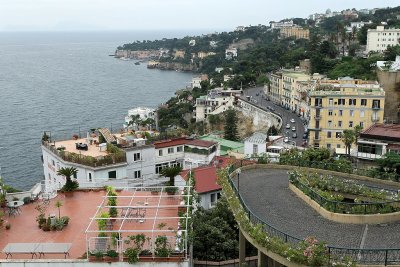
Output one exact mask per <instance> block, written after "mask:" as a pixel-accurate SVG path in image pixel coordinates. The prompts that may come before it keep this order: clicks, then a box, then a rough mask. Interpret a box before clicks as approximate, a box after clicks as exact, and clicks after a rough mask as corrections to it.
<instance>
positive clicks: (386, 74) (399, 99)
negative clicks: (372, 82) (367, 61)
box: [377, 70, 400, 122]
mask: <svg viewBox="0 0 400 267" xmlns="http://www.w3.org/2000/svg"><path fill="white" fill-rule="evenodd" d="M377 74H378V80H379V83H380V84H381V85H382V87H383V89H384V90H385V111H384V114H385V115H384V117H385V119H386V120H387V121H389V122H392V121H394V122H398V121H399V114H400V106H399V103H400V71H381V70H378V71H377Z"/></svg>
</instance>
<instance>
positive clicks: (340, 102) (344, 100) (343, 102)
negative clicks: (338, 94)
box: [338, 99, 346, 105]
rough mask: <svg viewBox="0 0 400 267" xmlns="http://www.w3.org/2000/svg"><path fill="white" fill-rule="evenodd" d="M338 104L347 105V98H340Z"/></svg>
mask: <svg viewBox="0 0 400 267" xmlns="http://www.w3.org/2000/svg"><path fill="white" fill-rule="evenodd" d="M338 105H346V99H338Z"/></svg>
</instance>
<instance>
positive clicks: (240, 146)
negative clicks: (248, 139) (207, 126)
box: [199, 135, 244, 156]
mask: <svg viewBox="0 0 400 267" xmlns="http://www.w3.org/2000/svg"><path fill="white" fill-rule="evenodd" d="M199 139H201V140H206V141H213V142H217V143H219V144H220V146H221V147H220V149H221V150H223V151H225V150H226V149H225V148H228V150H233V151H235V152H239V153H244V143H241V142H235V141H231V140H227V139H223V138H220V137H216V136H211V135H205V136H200V137H199ZM221 156H223V155H221Z"/></svg>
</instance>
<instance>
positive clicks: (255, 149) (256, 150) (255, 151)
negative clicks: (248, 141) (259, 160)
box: [253, 144, 258, 154]
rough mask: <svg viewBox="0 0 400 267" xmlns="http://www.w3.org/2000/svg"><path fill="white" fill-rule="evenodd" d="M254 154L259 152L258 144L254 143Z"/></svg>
mask: <svg viewBox="0 0 400 267" xmlns="http://www.w3.org/2000/svg"><path fill="white" fill-rule="evenodd" d="M253 154H258V145H257V144H253Z"/></svg>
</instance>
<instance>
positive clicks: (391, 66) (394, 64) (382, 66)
mask: <svg viewBox="0 0 400 267" xmlns="http://www.w3.org/2000/svg"><path fill="white" fill-rule="evenodd" d="M376 67H377V68H378V69H379V70H383V71H400V56H396V60H395V61H377V62H376Z"/></svg>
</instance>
